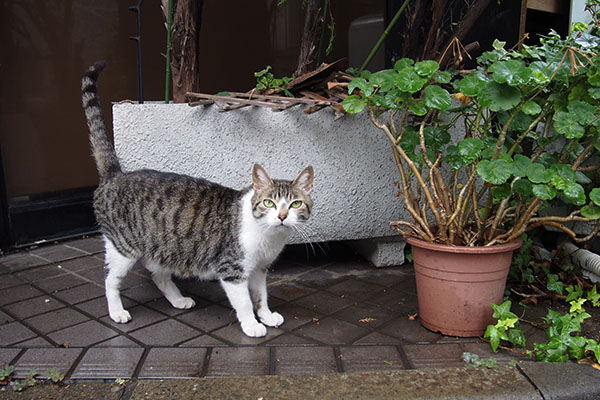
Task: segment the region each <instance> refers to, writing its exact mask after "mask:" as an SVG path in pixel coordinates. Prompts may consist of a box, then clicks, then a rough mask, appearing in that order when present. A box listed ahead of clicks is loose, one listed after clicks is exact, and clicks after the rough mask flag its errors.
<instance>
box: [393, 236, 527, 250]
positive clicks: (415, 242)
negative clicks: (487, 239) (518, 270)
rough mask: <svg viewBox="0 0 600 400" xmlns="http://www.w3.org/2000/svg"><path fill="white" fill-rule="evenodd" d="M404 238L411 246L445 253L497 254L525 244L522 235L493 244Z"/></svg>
mask: <svg viewBox="0 0 600 400" xmlns="http://www.w3.org/2000/svg"><path fill="white" fill-rule="evenodd" d="M404 240H405V241H406V243H408V244H410V245H411V246H415V247H420V248H422V249H427V250H434V251H439V252H443V253H463V254H464V253H471V254H495V253H502V252H508V251H513V250H516V249H518V248H519V247H521V246H522V245H523V239H521V238H520V237H519V238H517V239H515V240H512V241H510V242H508V243H503V244H497V245H493V246H451V245H447V244H439V243H431V242H426V241H425V240H421V239H417V238H415V237H412V236H405V237H404Z"/></svg>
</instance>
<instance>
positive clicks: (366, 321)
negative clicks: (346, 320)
mask: <svg viewBox="0 0 600 400" xmlns="http://www.w3.org/2000/svg"><path fill="white" fill-rule="evenodd" d="M373 321H377V319H375V318H370V317H367V318H363V319H359V320H358V322H364V323H367V324H368V323H369V322H373Z"/></svg>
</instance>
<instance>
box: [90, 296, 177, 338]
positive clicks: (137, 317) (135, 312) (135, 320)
mask: <svg viewBox="0 0 600 400" xmlns="http://www.w3.org/2000/svg"><path fill="white" fill-rule="evenodd" d="M103 300H104V299H103ZM127 310H128V311H129V313H130V314H131V317H132V318H131V320H130V321H129V322H127V323H125V324H120V323H116V322H114V321H113V320H112V319H110V317H109V316H108V315H107V316H105V317H102V318H101V319H100V320H101V321H103V322H105V323H106V324H108V325H110V326H112V327H113V328H115V329H118V330H120V331H122V332H131V331H134V330H136V329H139V328H143V327H145V326H148V325H150V324H153V323H155V322H158V321H162V320H164V319H166V318H167V317H166V316H165V315H163V314H161V313H158V312H156V311H154V310H152V309H150V308H148V307H144V306H136V307H131V308H128V309H127Z"/></svg>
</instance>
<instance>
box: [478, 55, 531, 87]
mask: <svg viewBox="0 0 600 400" xmlns="http://www.w3.org/2000/svg"><path fill="white" fill-rule="evenodd" d="M489 71H490V72H491V73H492V79H493V80H494V81H495V82H497V83H506V84H508V85H510V86H517V85H523V84H526V83H527V82H529V80H530V79H531V78H532V76H533V73H532V70H531V69H530V68H528V67H526V66H525V65H523V63H522V62H521V61H518V60H506V61H498V62H495V63H494V64H492V65H491V66H490V68H489Z"/></svg>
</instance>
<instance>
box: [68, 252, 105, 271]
mask: <svg viewBox="0 0 600 400" xmlns="http://www.w3.org/2000/svg"><path fill="white" fill-rule="evenodd" d="M58 264H59V265H60V266H61V268H62V269H63V270H65V271H69V272H78V273H79V272H82V271H88V270H90V269H93V270H99V271H102V270H104V260H103V259H101V258H98V257H95V256H85V257H79V258H75V259H72V260H62V261H59V262H58Z"/></svg>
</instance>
